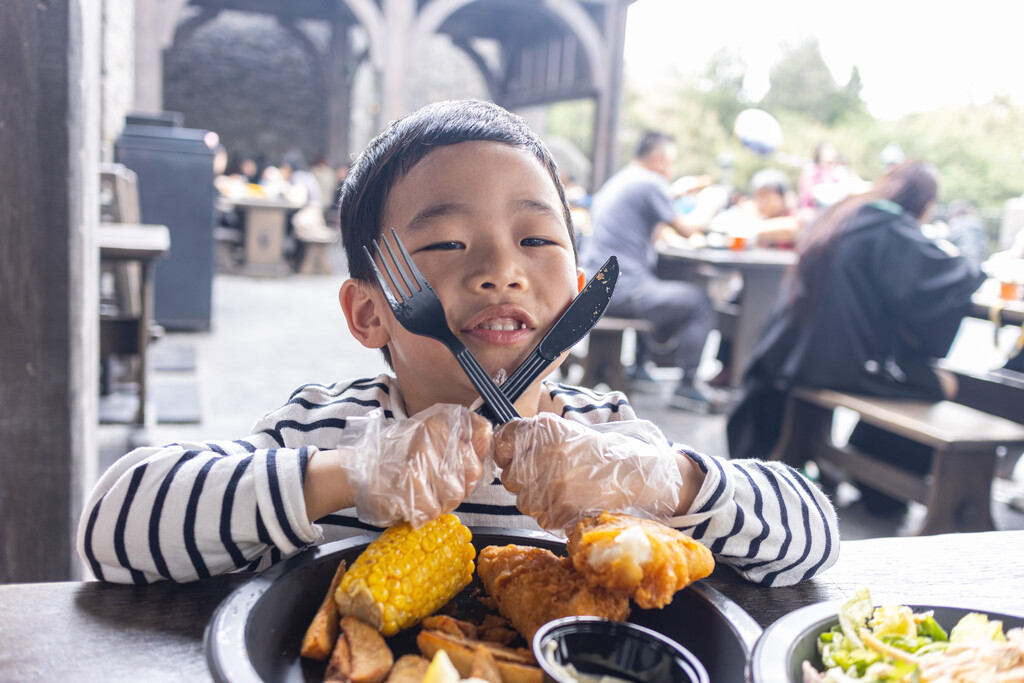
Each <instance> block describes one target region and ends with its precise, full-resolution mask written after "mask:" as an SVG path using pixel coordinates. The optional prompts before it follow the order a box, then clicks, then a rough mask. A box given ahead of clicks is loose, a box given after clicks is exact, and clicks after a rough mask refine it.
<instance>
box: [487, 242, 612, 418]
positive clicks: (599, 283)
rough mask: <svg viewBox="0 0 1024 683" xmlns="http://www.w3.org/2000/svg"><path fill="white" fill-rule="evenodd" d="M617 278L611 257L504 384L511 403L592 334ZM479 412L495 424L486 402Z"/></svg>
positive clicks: (503, 386)
mask: <svg viewBox="0 0 1024 683" xmlns="http://www.w3.org/2000/svg"><path fill="white" fill-rule="evenodd" d="M618 279H619V260H618V259H617V258H615V257H614V256H611V257H609V258H608V260H607V261H605V263H604V265H603V266H601V267H600V268H599V269H598V271H597V272H596V273H594V276H593V277H592V278H590V281H589V282H588V283H587V284H586V286H585V287H584V288H583V289H582V290H581V291H580V293H579V294H577V295H576V298H575V299H573V300H572V303H571V304H569V308H567V309H565V312H564V313H562V315H561V316H560V317H559V318H558V320H556V321H555V324H554V325H552V326H551V329H550V330H548V333H547V334H545V335H544V337H543V338H542V339H541V340H540V343H539V344H537V346H536V348H534V349H533V351H532V352H531V353H530V355H529V356H527V357H526V360H524V361H523V362H522V364H521V365H520V366H519V367H518V368H516V371H515V372H513V373H512V374H511V375H509V377H508V379H507V380H505V381H504V382H503V383H502V384H501V391H502V393H503V394H505V396H507V397H508V400H509V401H511V402H512V403H515V402H516V399H517V398H519V397H520V396H522V394H523V392H524V391H526V388H527V387H528V386H530V384H532V383H533V380H535V379H537V377H538V376H539V375H540V374H541V373H542V372H543V371H544V370H545V369H546V368H547V367H548V366H549V365H551V363H552V362H553V361H554V360H555V359H556V358H558V357H559V356H560V355H562V354H563V353H564V352H565V351H566V350H568V349H569V348H571V347H572V346H573V345H574V344H575V343H576V342H578V341H579V340H581V339H583V337H585V336H586V335H587V332H590V330H591V328H593V327H594V325H596V324H597V321H598V320H600V319H601V316H602V315H604V311H605V309H606V308H608V302H609V301H611V299H612V293H613V292H614V291H615V282H616V280H618ZM476 412H478V413H480V414H481V415H483V416H484V417H486V418H487V419H489V420H491V421H492V422H493V421H494V416H493V415H492V414H491V410H490V408H488V406H487V404H486V403H485V404H483V405H482V406H480V407H479V408H477V410H476Z"/></svg>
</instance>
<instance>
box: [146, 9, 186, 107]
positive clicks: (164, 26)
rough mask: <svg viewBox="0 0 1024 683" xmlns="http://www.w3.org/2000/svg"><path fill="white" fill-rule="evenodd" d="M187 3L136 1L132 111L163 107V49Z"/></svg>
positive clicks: (168, 41) (171, 40)
mask: <svg viewBox="0 0 1024 683" xmlns="http://www.w3.org/2000/svg"><path fill="white" fill-rule="evenodd" d="M187 3H188V0H135V110H136V111H141V112H150V113H152V112H158V111H162V110H163V108H164V50H166V49H167V48H169V47H170V46H171V43H172V42H173V40H174V28H175V27H176V26H177V25H178V20H179V19H180V18H181V13H182V11H183V10H184V8H185V5H186V4H187Z"/></svg>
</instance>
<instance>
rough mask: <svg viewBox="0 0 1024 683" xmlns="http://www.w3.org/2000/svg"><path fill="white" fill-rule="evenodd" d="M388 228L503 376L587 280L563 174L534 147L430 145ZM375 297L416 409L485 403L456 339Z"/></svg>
mask: <svg viewBox="0 0 1024 683" xmlns="http://www.w3.org/2000/svg"><path fill="white" fill-rule="evenodd" d="M383 225H384V230H385V233H386V234H387V233H390V229H391V228H392V227H393V228H394V229H395V230H396V231H397V232H398V235H399V237H400V238H401V239H402V242H403V244H405V246H406V248H407V249H408V250H409V253H410V254H412V256H413V260H414V261H415V262H416V265H417V266H418V267H419V269H420V270H421V271H422V272H423V275H424V276H425V277H426V279H427V280H428V281H429V282H430V284H431V286H432V287H433V288H434V290H435V291H436V292H437V294H438V296H439V297H440V298H441V302H442V303H443V304H444V309H445V313H446V314H447V316H448V323H449V326H450V327H451V328H452V330H453V331H454V332H455V334H456V336H457V337H458V338H459V339H461V340H462V342H463V343H464V344H465V345H466V346H467V347H468V348H469V350H470V351H472V353H473V355H474V356H476V358H477V360H479V361H480V364H481V365H483V367H484V369H485V370H486V371H487V372H488V373H489V374H490V375H491V376H494V375H495V374H496V373H497V372H498V371H499V370H501V369H504V370H505V372H506V373H507V374H511V373H512V372H513V371H514V370H515V369H516V368H517V367H518V366H519V363H520V362H522V361H523V360H524V359H525V358H526V356H527V355H528V354H529V353H530V351H532V350H533V347H534V346H536V344H537V342H539V341H540V339H541V337H543V335H544V333H545V332H547V330H548V328H550V326H551V324H552V323H553V322H554V321H555V320H556V319H557V318H558V316H559V315H560V314H561V313H562V311H564V310H565V308H566V307H567V306H568V305H569V302H570V301H571V300H572V299H573V297H574V296H575V295H576V293H577V292H578V291H579V289H580V286H581V284H582V281H583V280H582V272H581V271H578V269H577V268H576V266H575V259H574V254H573V247H572V243H571V241H570V239H569V231H568V227H567V226H566V224H565V219H564V217H563V209H562V203H561V201H560V200H559V197H558V192H557V191H556V189H555V185H554V182H553V181H552V179H551V177H550V176H549V175H548V173H547V171H546V169H545V168H544V167H543V166H542V165H541V163H540V162H539V161H538V160H537V159H536V158H535V157H534V156H533V155H532V154H531V153H529V152H527V151H525V150H522V149H518V148H515V147H510V146H508V145H503V144H499V143H494V142H463V143H460V144H456V145H450V146H447V147H440V148H438V149H436V150H434V151H432V152H430V153H429V154H428V155H427V156H425V157H424V158H423V159H422V160H421V161H420V162H419V163H417V164H416V165H415V166H414V167H413V168H412V170H411V171H410V172H409V173H408V174H407V175H406V176H405V177H404V178H402V179H401V180H400V181H399V182H397V183H396V184H395V185H394V186H393V187H392V188H391V191H390V193H389V199H388V202H387V205H386V206H385V210H384V212H383ZM371 297H372V298H373V299H374V308H375V310H376V311H378V317H379V319H380V326H381V328H383V331H384V332H385V333H386V338H387V343H388V345H389V349H390V352H391V358H392V362H393V364H394V368H395V373H396V375H397V376H398V378H399V381H400V384H401V387H402V393H403V395H404V397H405V402H406V408H407V410H408V411H409V413H410V414H412V413H414V412H417V411H419V410H422V409H423V408H425V407H427V406H429V405H432V404H434V403H438V402H444V403H461V404H464V405H468V404H469V403H471V402H472V401H473V400H475V399H476V397H477V392H476V389H474V388H473V386H472V384H471V383H470V381H469V378H468V377H467V376H466V374H465V373H464V372H463V371H462V369H461V368H460V367H459V365H458V364H457V362H456V361H455V359H454V357H453V356H452V354H451V352H449V351H448V349H447V348H446V347H445V346H443V345H442V344H441V343H440V342H438V341H435V340H433V339H430V338H427V337H422V336H418V335H413V334H411V333H409V332H407V331H406V330H405V329H404V328H403V327H402V326H401V325H400V324H399V323H398V322H397V321H396V320H395V318H394V316H393V315H392V313H391V311H390V309H389V308H388V306H387V303H386V301H385V300H384V297H383V295H382V294H381V293H380V292H379V291H377V290H374V291H373V292H372V293H371ZM382 338H383V337H380V338H379V339H382ZM531 393H532V399H531ZM531 400H532V402H533V404H532V405H533V408H532V410H531V408H530V407H528V406H529V405H530V401H531ZM536 402H537V392H536V391H533V392H528V393H527V394H524V396H523V398H522V399H521V400H520V401H519V402H517V403H518V404H519V405H520V411H521V412H522V413H523V414H524V415H525V414H528V413H532V412H535V411H536Z"/></svg>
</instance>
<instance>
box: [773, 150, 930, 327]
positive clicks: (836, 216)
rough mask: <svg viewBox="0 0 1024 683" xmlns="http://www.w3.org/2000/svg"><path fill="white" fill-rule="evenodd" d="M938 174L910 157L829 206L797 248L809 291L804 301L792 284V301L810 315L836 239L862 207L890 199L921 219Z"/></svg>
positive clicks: (801, 275)
mask: <svg viewBox="0 0 1024 683" xmlns="http://www.w3.org/2000/svg"><path fill="white" fill-rule="evenodd" d="M938 177H939V172H938V170H937V169H936V168H935V166H933V165H932V164H929V163H927V162H925V161H923V160H921V159H907V160H906V161H904V162H903V163H901V164H898V165H897V166H894V167H893V168H892V169H890V170H889V171H887V172H886V173H885V174H884V175H883V176H882V177H881V178H879V179H878V180H877V181H875V184H874V185H873V186H872V187H871V189H870V190H868V191H866V192H862V193H860V194H855V195H851V196H849V197H847V198H846V199H844V200H842V201H840V202H838V203H836V204H833V205H832V206H831V207H830V208H829V209H828V210H826V211H825V213H824V214H822V216H821V218H819V219H818V221H817V222H816V223H815V224H814V227H813V229H811V230H810V232H809V233H807V237H806V239H805V240H804V242H803V243H802V244H801V245H800V247H799V248H798V252H799V254H800V258H799V260H798V261H797V265H796V269H795V271H794V274H795V276H796V277H797V278H798V279H799V280H800V282H801V283H803V290H804V292H806V293H807V294H806V295H805V297H804V301H803V302H800V301H797V299H796V295H797V293H798V290H799V289H800V288H799V287H794V288H793V290H792V292H791V298H790V305H791V306H794V307H795V310H797V313H798V314H799V315H809V314H810V311H811V309H812V308H813V307H814V306H815V305H816V302H817V297H816V294H817V292H818V291H820V283H821V282H824V281H825V278H826V275H827V273H828V272H829V271H830V270H831V268H832V264H831V258H832V253H833V251H834V246H835V243H836V242H837V241H838V240H839V238H840V237H841V236H842V235H843V233H844V232H846V228H847V227H848V226H849V225H850V223H851V221H852V220H853V218H854V216H856V215H857V213H858V212H859V211H860V210H861V209H863V208H864V207H865V206H866V205H868V204H871V203H873V202H877V201H879V200H888V201H890V202H892V203H894V204H896V205H898V206H899V207H900V208H901V209H902V210H903V212H904V213H905V214H906V215H907V216H909V217H911V218H912V219H914V220H915V221H920V220H921V219H922V218H923V217H924V214H925V211H926V209H927V208H928V207H929V206H930V205H931V203H932V202H933V201H935V199H936V198H937V197H938V194H939V180H938Z"/></svg>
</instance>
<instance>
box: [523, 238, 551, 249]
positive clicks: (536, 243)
mask: <svg viewBox="0 0 1024 683" xmlns="http://www.w3.org/2000/svg"><path fill="white" fill-rule="evenodd" d="M520 244H521V245H523V246H524V247H543V246H545V245H548V244H554V242H552V241H551V240H548V239H544V238H543V237H527V238H526V239H524V240H523V241H522V242H520Z"/></svg>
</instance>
